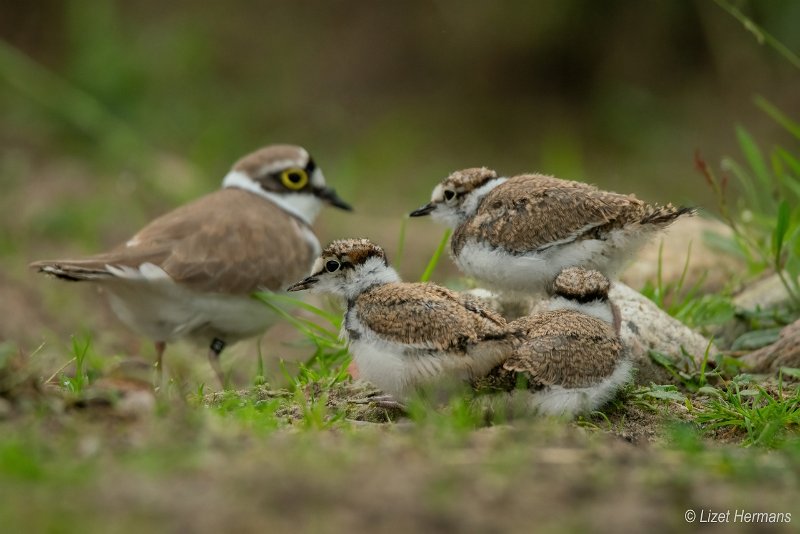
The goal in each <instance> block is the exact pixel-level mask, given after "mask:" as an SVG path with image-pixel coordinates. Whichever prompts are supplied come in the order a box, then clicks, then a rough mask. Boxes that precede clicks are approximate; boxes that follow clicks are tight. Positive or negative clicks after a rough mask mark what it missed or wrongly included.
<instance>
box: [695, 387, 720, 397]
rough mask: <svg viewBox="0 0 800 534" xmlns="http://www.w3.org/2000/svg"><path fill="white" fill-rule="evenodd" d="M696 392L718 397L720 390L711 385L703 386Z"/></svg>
mask: <svg viewBox="0 0 800 534" xmlns="http://www.w3.org/2000/svg"><path fill="white" fill-rule="evenodd" d="M697 393H700V394H702V395H709V396H714V397H719V396H720V395H722V392H721V391H720V390H718V389H717V388H715V387H711V386H703V387H701V388H699V389H698V390H697Z"/></svg>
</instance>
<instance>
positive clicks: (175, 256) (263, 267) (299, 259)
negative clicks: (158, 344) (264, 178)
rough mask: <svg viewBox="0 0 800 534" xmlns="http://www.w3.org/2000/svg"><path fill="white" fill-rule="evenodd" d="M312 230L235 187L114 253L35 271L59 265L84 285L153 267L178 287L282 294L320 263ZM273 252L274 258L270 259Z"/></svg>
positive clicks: (170, 217) (168, 218) (184, 209)
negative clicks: (115, 271)
mask: <svg viewBox="0 0 800 534" xmlns="http://www.w3.org/2000/svg"><path fill="white" fill-rule="evenodd" d="M231 206H236V207H237V209H234V210H232V209H230V207H231ZM304 227H305V228H308V227H307V226H306V225H305V223H303V222H302V221H300V220H299V219H297V218H295V217H292V216H289V215H287V213H286V212H285V211H283V210H281V208H279V207H278V206H277V205H275V204H274V203H272V202H269V201H268V200H265V199H263V198H260V197H258V196H256V195H254V194H252V193H250V192H247V191H243V190H241V189H236V188H227V189H221V190H219V191H216V192H214V193H211V194H209V195H206V196H204V197H201V198H200V199H198V200H196V201H194V202H192V203H190V204H186V205H184V206H181V207H179V208H177V209H175V210H173V211H171V212H169V213H167V214H165V215H163V216H162V217H159V218H157V219H155V220H154V221H153V222H151V223H150V224H148V225H147V226H146V227H145V228H143V229H142V230H141V231H140V232H139V233H137V234H136V235H135V236H134V237H133V238H132V239H131V240H130V241H129V242H128V244H127V245H126V244H123V245H121V246H119V247H117V248H115V249H113V250H111V251H110V252H107V253H104V254H99V255H96V256H92V257H90V258H86V259H81V260H57V261H40V262H36V263H34V264H32V267H34V268H39V269H40V270H41V269H43V268H44V267H45V266H57V267H59V268H60V269H61V270H62V271H63V273H64V274H63V275H61V277H62V278H67V279H69V278H70V273H72V276H74V277H76V279H84V278H93V279H98V277H101V276H108V277H111V274H110V273H108V272H107V271H106V265H112V266H126V267H131V268H138V267H139V266H140V265H141V264H143V263H152V264H155V265H157V266H159V267H161V268H162V269H163V270H164V271H166V273H167V274H169V276H170V277H172V278H173V279H174V280H175V281H176V282H178V283H180V284H182V285H184V286H186V287H189V288H191V289H194V290H197V291H201V292H214V293H229V294H247V293H251V292H253V291H256V290H258V289H270V290H280V289H283V288H285V287H286V286H287V285H288V284H289V283H290V282H293V281H295V280H297V279H298V278H301V277H302V276H305V275H306V274H307V269H308V266H309V265H310V264H311V263H312V262H313V260H314V257H315V253H316V251H315V250H314V247H313V246H312V244H311V243H307V239H306V237H305V234H304ZM252 243H258V246H256V247H253V246H252ZM298 245H300V246H298ZM265 247H266V248H268V249H269V250H272V251H273V253H271V254H265V253H264V248H265Z"/></svg>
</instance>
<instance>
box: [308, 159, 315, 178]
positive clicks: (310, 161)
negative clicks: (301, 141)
mask: <svg viewBox="0 0 800 534" xmlns="http://www.w3.org/2000/svg"><path fill="white" fill-rule="evenodd" d="M316 169H317V164H316V163H314V160H313V159H311V158H308V163H306V172H307V173H308V176H311V174H312V173H313V172H314V171H315V170H316Z"/></svg>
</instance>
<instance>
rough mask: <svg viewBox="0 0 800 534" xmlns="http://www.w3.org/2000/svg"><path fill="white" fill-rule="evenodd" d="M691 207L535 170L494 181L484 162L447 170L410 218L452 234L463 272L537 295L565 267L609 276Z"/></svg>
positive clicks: (453, 250)
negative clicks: (644, 198)
mask: <svg viewBox="0 0 800 534" xmlns="http://www.w3.org/2000/svg"><path fill="white" fill-rule="evenodd" d="M693 212H694V210H693V209H692V208H685V207H680V208H677V207H674V206H672V205H671V204H667V205H666V206H658V205H654V204H647V203H646V202H643V201H641V200H639V199H637V198H635V197H634V196H633V195H621V194H618V193H612V192H608V191H602V190H600V189H598V188H596V187H594V186H592V185H588V184H584V183H580V182H572V181H568V180H561V179H558V178H554V177H552V176H544V175H540V174H523V175H520V176H514V177H512V178H501V177H498V176H497V173H496V172H495V171H493V170H490V169H487V168H485V167H481V168H473V169H464V170H461V171H457V172H454V173H453V174H451V175H450V176H448V177H447V178H446V179H445V180H444V181H443V182H442V183H440V184H439V185H437V186H436V188H434V190H433V194H432V196H431V201H430V202H429V203H428V204H426V205H425V206H423V207H421V208H419V209H417V210H415V211H413V212H412V213H411V214H410V215H411V216H412V217H419V216H423V215H431V217H433V218H434V219H436V220H438V221H441V222H443V223H444V224H446V225H448V226H450V227H451V228H453V229H454V230H455V231H454V233H453V237H452V239H451V243H450V246H451V254H452V257H453V259H454V261H455V262H456V264H457V265H458V267H459V268H460V269H461V270H462V271H463V272H464V273H466V274H467V275H469V276H472V277H474V278H476V279H478V280H481V281H483V282H485V283H487V284H489V285H490V286H492V287H494V288H496V289H500V290H506V291H523V292H528V293H540V292H542V291H543V290H544V288H545V286H546V285H547V284H548V283H549V282H550V281H551V280H553V279H554V278H555V276H556V275H557V274H558V273H559V272H560V271H561V270H562V269H563V268H565V267H569V266H573V265H574V266H581V267H586V268H590V269H597V270H599V271H601V272H603V273H604V274H606V275H608V276H611V277H613V276H615V275H616V274H617V273H618V271H619V270H620V268H621V267H623V266H624V264H625V262H626V261H627V260H628V259H629V258H630V257H631V256H632V254H633V253H634V252H635V251H636V249H637V248H638V247H640V246H641V245H642V244H644V243H645V242H646V241H647V239H648V238H649V237H651V236H652V235H653V234H654V233H655V232H656V231H658V230H661V229H663V228H664V227H666V226H668V225H669V224H670V223H672V222H673V221H675V219H677V218H678V217H680V216H681V215H684V214H688V213H693Z"/></svg>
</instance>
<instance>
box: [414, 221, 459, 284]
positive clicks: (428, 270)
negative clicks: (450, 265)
mask: <svg viewBox="0 0 800 534" xmlns="http://www.w3.org/2000/svg"><path fill="white" fill-rule="evenodd" d="M452 233H453V231H452V230H451V229H450V228H448V229H447V230H445V231H444V234H443V235H442V240H441V241H440V242H439V246H438V247H436V251H435V252H434V253H433V256H432V257H431V259H430V261H429V262H428V266H427V267H425V272H424V273H422V276H421V277H420V279H419V281H420V282H427V281H428V280H430V279H431V276H432V275H433V271H434V270H436V266H437V265H438V264H439V259H440V258H441V257H442V253H443V252H444V248H445V247H446V246H447V240H448V239H450V234H452Z"/></svg>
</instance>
